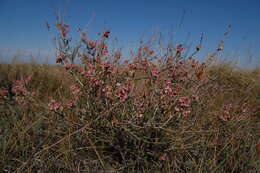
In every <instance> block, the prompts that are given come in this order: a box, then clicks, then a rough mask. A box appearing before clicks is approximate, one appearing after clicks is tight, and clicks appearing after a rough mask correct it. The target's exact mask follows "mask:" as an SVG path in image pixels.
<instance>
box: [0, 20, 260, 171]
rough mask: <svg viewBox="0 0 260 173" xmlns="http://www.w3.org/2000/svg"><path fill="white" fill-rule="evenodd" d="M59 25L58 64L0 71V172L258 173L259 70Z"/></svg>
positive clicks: (3, 66)
mask: <svg viewBox="0 0 260 173" xmlns="http://www.w3.org/2000/svg"><path fill="white" fill-rule="evenodd" d="M57 28H58V30H59V31H60V35H59V37H58V44H57V45H58V46H57V47H58V53H59V55H58V56H57V59H56V61H57V63H59V64H61V65H57V66H53V65H44V64H43V65H36V64H0V153H1V154H0V155H1V157H0V170H1V172H259V171H260V167H259V165H260V141H259V139H260V108H259V105H260V70H259V69H255V70H245V69H239V68H237V67H234V66H232V65H230V64H228V63H212V61H213V59H216V58H217V56H218V53H220V52H221V51H222V50H223V46H222V45H220V46H219V47H218V49H217V50H216V52H215V53H213V54H212V56H209V58H208V59H206V60H205V62H204V63H201V62H197V61H196V60H195V59H194V56H195V55H196V52H198V51H200V49H201V45H198V46H197V47H196V48H195V53H193V54H192V55H191V56H189V57H183V53H182V52H183V51H185V50H184V49H183V48H182V46H181V45H178V46H177V47H175V48H174V47H169V46H167V47H165V48H161V51H158V50H157V49H156V48H155V46H153V45H151V44H150V43H148V44H146V45H140V48H139V49H138V50H137V51H136V53H133V55H132V60H129V61H120V58H121V56H122V53H121V52H119V51H115V52H111V53H110V52H109V49H108V48H107V43H106V41H107V39H109V34H110V33H109V32H104V34H103V35H101V38H100V39H98V40H96V41H92V40H89V39H88V38H87V36H86V34H85V33H84V32H82V31H80V30H79V32H80V33H81V36H82V37H81V40H80V42H79V43H80V44H79V45H80V46H79V45H76V46H75V47H73V45H71V44H70V40H69V39H68V38H67V34H68V26H67V25H64V24H62V23H59V24H57ZM157 52H163V53H157ZM75 58H79V59H81V61H82V63H81V64H80V65H76V64H73V61H74V60H75Z"/></svg>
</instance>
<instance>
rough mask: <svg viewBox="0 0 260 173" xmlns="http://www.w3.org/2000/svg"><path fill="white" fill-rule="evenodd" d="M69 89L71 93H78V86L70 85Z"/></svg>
mask: <svg viewBox="0 0 260 173" xmlns="http://www.w3.org/2000/svg"><path fill="white" fill-rule="evenodd" d="M70 90H71V91H72V94H73V95H79V94H80V88H79V87H77V86H76V85H71V86H70Z"/></svg>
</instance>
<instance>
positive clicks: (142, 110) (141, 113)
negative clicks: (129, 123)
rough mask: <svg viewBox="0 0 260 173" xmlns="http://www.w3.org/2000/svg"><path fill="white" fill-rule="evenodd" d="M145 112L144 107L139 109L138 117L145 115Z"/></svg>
mask: <svg viewBox="0 0 260 173" xmlns="http://www.w3.org/2000/svg"><path fill="white" fill-rule="evenodd" d="M144 112H145V110H144V109H140V110H138V111H137V114H136V117H137V118H142V117H143V116H144Z"/></svg>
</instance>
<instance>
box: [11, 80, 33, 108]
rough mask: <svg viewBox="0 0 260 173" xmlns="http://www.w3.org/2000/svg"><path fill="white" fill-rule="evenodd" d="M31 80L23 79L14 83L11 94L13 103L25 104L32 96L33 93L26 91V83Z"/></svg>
mask: <svg viewBox="0 0 260 173" xmlns="http://www.w3.org/2000/svg"><path fill="white" fill-rule="evenodd" d="M31 80H32V77H31V76H28V77H27V78H25V79H21V80H16V81H14V85H13V87H12V92H13V93H14V94H15V101H16V102H17V103H18V104H25V100H26V98H28V97H30V96H34V95H35V92H30V91H28V89H27V86H28V83H29V82H30V81H31Z"/></svg>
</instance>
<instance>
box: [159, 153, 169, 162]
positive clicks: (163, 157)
mask: <svg viewBox="0 0 260 173" xmlns="http://www.w3.org/2000/svg"><path fill="white" fill-rule="evenodd" d="M166 157H167V154H166V153H164V154H162V155H160V157H159V160H161V161H164V160H166Z"/></svg>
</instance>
